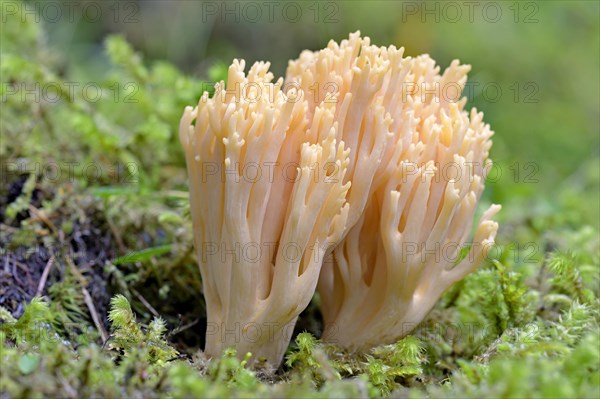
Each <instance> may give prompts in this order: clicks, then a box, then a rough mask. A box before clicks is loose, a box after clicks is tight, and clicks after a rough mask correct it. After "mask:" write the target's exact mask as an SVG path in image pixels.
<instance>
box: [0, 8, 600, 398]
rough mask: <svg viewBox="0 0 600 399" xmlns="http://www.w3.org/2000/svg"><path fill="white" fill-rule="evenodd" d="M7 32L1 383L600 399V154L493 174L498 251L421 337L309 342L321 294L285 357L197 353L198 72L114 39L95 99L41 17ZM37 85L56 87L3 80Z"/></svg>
mask: <svg viewBox="0 0 600 399" xmlns="http://www.w3.org/2000/svg"><path fill="white" fill-rule="evenodd" d="M2 34H3V37H2V65H1V73H2V81H3V82H9V83H10V85H4V84H3V85H2V93H0V94H2V96H3V102H2V116H1V118H2V119H1V122H0V123H1V131H2V142H1V143H0V157H1V158H2V184H0V210H1V212H0V248H2V250H1V251H2V252H1V260H0V276H1V280H0V306H1V308H0V322H1V324H0V348H1V354H0V356H1V363H2V374H1V376H0V395H1V396H2V397H73V398H75V397H89V396H110V397H227V396H234V397H367V396H370V397H377V396H392V397H428V396H431V397H599V396H600V353H599V350H600V349H599V348H600V333H599V321H600V313H599V306H598V305H599V295H600V288H599V285H600V270H599V269H600V263H599V262H600V255H599V251H600V241H599V238H598V221H597V220H593V218H590V214H589V213H587V210H589V209H594V208H595V207H597V206H598V203H597V200H598V186H599V184H600V179H599V174H598V170H599V168H600V164H599V161H598V157H597V156H596V157H591V158H589V159H587V160H584V161H582V162H581V165H580V167H579V168H578V169H577V173H576V174H575V175H573V176H572V177H570V178H568V179H566V180H565V181H564V183H562V184H561V185H560V186H557V187H552V190H554V191H549V190H545V191H540V192H539V193H531V194H528V196H527V197H523V196H520V197H518V198H517V199H515V200H514V201H511V200H510V197H511V191H510V190H515V192H517V191H518V190H522V187H521V186H519V185H516V184H507V185H505V186H502V181H500V182H497V183H495V185H494V187H495V188H496V194H493V193H492V194H489V193H488V194H486V195H487V197H486V198H485V199H484V201H491V200H492V199H494V200H497V198H495V197H494V195H496V196H500V197H502V198H501V199H502V200H503V201H502V202H503V204H504V210H503V212H502V216H501V220H500V222H501V230H500V234H499V237H498V240H497V243H498V245H497V247H496V249H495V251H493V254H492V255H490V256H489V257H488V259H487V261H486V264H485V265H483V266H482V268H481V269H480V270H479V271H478V272H476V273H474V274H472V275H470V276H468V277H467V278H466V279H465V280H464V281H462V282H460V283H459V284H457V285H456V286H454V287H453V288H452V289H451V290H450V291H449V292H448V293H446V294H445V295H444V297H443V298H442V300H441V301H440V302H439V304H438V305H437V306H436V307H435V309H434V310H433V311H432V312H431V313H430V315H429V316H428V318H427V319H426V321H425V322H423V323H422V324H421V325H420V326H419V327H418V328H417V329H416V330H414V332H413V333H412V334H411V335H409V336H408V337H406V338H404V339H402V340H400V341H398V342H397V343H395V344H393V345H387V346H381V347H378V348H373V349H372V350H371V351H370V352H369V353H363V354H353V353H347V352H345V351H343V350H341V349H340V348H337V347H336V346H335V345H332V344H324V343H321V342H319V341H318V340H317V339H316V338H315V337H318V336H319V334H320V332H321V329H322V323H321V320H320V314H319V311H318V307H317V306H316V303H313V304H311V306H310V307H309V308H308V309H307V310H306V311H305V312H304V313H303V314H302V315H301V317H300V320H299V322H298V325H297V327H296V331H295V333H294V342H293V343H292V344H291V346H290V349H289V352H288V354H287V356H286V361H285V362H284V364H283V365H282V366H281V367H280V369H279V370H266V369H261V368H260V367H259V368H258V369H256V370H249V369H248V368H247V367H245V365H246V362H245V361H239V360H238V359H237V357H236V354H235V352H233V351H231V350H229V351H227V352H226V353H224V354H223V357H222V358H220V359H214V360H211V361H209V360H208V359H206V358H205V357H204V356H203V355H202V353H201V351H200V349H201V348H202V347H203V344H204V343H203V334H204V330H205V327H206V319H205V311H204V307H203V297H202V289H201V283H200V281H201V280H200V274H199V272H198V268H197V266H196V262H195V259H194V256H193V251H192V237H191V231H190V222H189V210H188V205H187V193H186V191H185V190H186V185H185V176H186V173H185V166H184V163H183V157H182V155H181V151H180V149H179V144H178V142H177V140H176V137H175V134H174V127H176V126H177V124H178V119H179V117H180V115H181V110H182V109H183V107H184V106H185V105H187V104H193V103H194V102H195V101H197V97H198V95H199V93H200V92H201V89H202V83H203V82H202V81H201V80H198V79H192V78H190V77H187V76H185V75H183V74H182V73H180V72H179V71H178V70H177V69H176V68H175V67H173V66H171V65H170V64H168V63H164V62H154V63H144V62H143V60H142V59H141V58H140V56H138V55H137V54H136V53H134V52H133V50H132V49H131V47H130V46H129V45H128V44H127V42H126V41H124V40H123V39H122V38H121V37H118V36H112V37H109V38H108V39H107V41H106V43H105V51H106V54H107V65H106V74H105V80H104V81H102V82H99V84H100V86H101V87H102V90H103V95H102V96H101V98H100V100H99V101H97V102H95V103H90V101H88V100H89V99H85V98H82V97H81V96H78V95H71V94H70V93H69V92H68V90H67V88H68V82H72V81H74V80H76V79H77V74H76V73H75V72H73V71H72V70H71V69H70V68H69V65H65V64H64V63H63V60H61V59H59V58H58V57H56V56H55V55H54V54H53V53H50V51H49V49H48V47H47V46H46V44H45V43H44V32H43V31H42V30H41V27H40V25H39V24H35V23H32V22H31V21H29V20H28V19H22V20H20V21H19V20H14V21H10V20H9V23H7V24H5V26H4V27H3V32H2ZM222 74H223V70H222V69H220V68H214V69H213V70H212V71H211V76H207V79H209V80H216V79H218V78H220V77H221V76H222ZM40 83H41V84H46V85H47V86H48V87H50V86H51V87H53V90H55V91H56V95H57V96H58V100H56V101H47V98H46V99H44V98H41V99H40V100H39V101H29V100H27V101H23V98H22V97H21V96H20V95H14V94H10V95H9V91H10V93H12V90H13V89H14V88H15V87H16V88H22V87H25V85H35V84H40ZM52 98H54V97H52ZM125 98H126V99H127V101H125ZM115 99H119V101H116V100H115ZM129 100H130V101H129ZM492 155H493V154H492ZM90 165H93V167H91V166H90ZM92 168H93V169H92ZM57 172H58V173H57ZM500 188H501V189H500ZM553 193H559V194H560V195H553ZM549 197H553V198H551V200H549V199H548V198H549ZM597 211H598V210H597V209H595V211H594V212H597ZM594 212H593V213H592V215H594V214H595V213H594ZM596 214H597V213H596ZM317 301H318V298H315V302H317ZM304 331H307V333H305V332H304ZM248 356H250V355H248Z"/></svg>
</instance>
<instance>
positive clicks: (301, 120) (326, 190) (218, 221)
mask: <svg viewBox="0 0 600 399" xmlns="http://www.w3.org/2000/svg"><path fill="white" fill-rule="evenodd" d="M268 68H269V65H268V64H265V63H256V64H254V65H253V66H252V68H251V69H250V71H249V72H248V74H247V76H246V75H245V74H244V62H243V61H241V62H238V61H237V60H236V61H234V63H233V64H232V65H231V67H230V69H229V75H228V81H227V84H226V85H225V84H224V83H223V82H221V84H219V85H217V87H216V92H215V94H214V96H213V97H212V98H209V96H208V93H205V94H204V95H203V96H202V98H201V99H200V102H199V103H198V106H197V107H196V108H192V107H187V108H186V109H185V112H184V115H183V117H182V120H181V125H180V141H181V143H182V145H183V148H184V151H185V156H186V162H187V169H188V174H189V184H190V202H191V214H192V221H193V229H194V239H195V247H196V253H197V257H198V261H199V263H200V271H201V274H202V283H203V289H204V296H205V298H206V305H207V317H208V327H207V334H206V349H205V351H206V353H208V354H209V355H214V356H218V355H220V354H221V352H222V350H223V349H225V348H226V347H229V346H234V347H236V348H237V350H238V353H240V354H241V355H242V356H243V355H244V354H245V353H246V352H252V354H253V355H254V356H253V359H260V358H265V359H266V360H267V362H268V363H270V364H271V365H273V366H277V365H278V364H279V363H280V361H281V359H282V357H283V355H284V353H285V350H286V348H287V346H288V344H289V339H290V338H291V333H292V330H293V326H294V323H295V321H296V319H297V317H298V315H299V313H300V312H301V311H302V310H303V309H304V308H305V307H306V306H307V305H308V303H309V301H310V299H311V297H312V295H313V293H314V291H315V287H316V284H317V281H318V276H319V272H320V269H321V265H322V261H323V257H324V256H325V253H326V252H327V250H328V246H331V245H332V244H331V243H337V242H338V241H339V239H340V237H341V235H342V233H343V231H344V230H345V224H346V219H347V216H348V205H347V204H346V202H345V197H346V193H347V191H348V189H349V186H350V184H349V183H344V175H345V173H346V169H347V166H348V151H347V150H344V143H342V142H340V141H339V140H338V139H336V134H337V133H336V128H337V124H336V123H335V121H334V118H333V112H334V108H332V107H331V106H326V105H323V106H320V107H316V108H315V110H314V112H313V113H312V114H311V116H310V117H309V116H308V115H307V104H306V101H304V100H300V99H301V94H302V93H301V91H297V90H295V89H290V90H288V91H287V92H283V91H282V83H283V80H282V79H280V80H278V81H277V82H275V83H273V82H272V79H273V76H272V74H271V73H269V72H268Z"/></svg>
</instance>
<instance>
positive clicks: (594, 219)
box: [2, 1, 600, 225]
mask: <svg viewBox="0 0 600 399" xmlns="http://www.w3.org/2000/svg"><path fill="white" fill-rule="evenodd" d="M12 3H17V2H14V1H12V2H11V1H4V2H3V7H2V11H3V14H4V16H3V22H6V21H4V19H6V17H7V16H8V17H9V19H10V17H11V16H12V15H11V12H12V8H11V7H10V5H11V4H12ZM7 4H8V5H9V6H7ZM599 4H600V3H599V2H595V1H541V2H529V1H526V2H504V1H496V2H494V1H491V2H485V1H476V2H462V1H457V2H443V1H439V2H415V1H321V2H316V1H308V2H289V1H273V2H263V1H249V2H240V1H229V2H220V1H120V2H116V1H105V2H96V1H81V2H69V1H65V2H61V1H58V2H55V1H50V2H40V1H33V2H26V3H25V9H26V10H27V11H26V16H25V18H24V19H27V20H28V21H31V20H35V21H38V22H39V24H38V25H40V26H43V29H45V32H47V35H43V41H44V42H45V45H47V48H48V49H49V50H46V51H45V52H44V53H43V55H40V52H36V51H37V50H36V49H35V48H33V49H31V48H29V47H30V44H28V43H27V40H28V39H27V38H28V36H27V34H26V33H25V32H26V30H25V29H23V27H21V28H18V29H16V30H15V32H17V33H15V37H7V35H9V36H10V35H11V33H10V32H11V30H10V27H9V25H10V22H11V21H8V22H9V24H5V26H6V29H4V32H3V35H4V38H5V39H10V40H3V42H4V46H3V47H4V49H3V51H4V52H7V51H8V52H10V51H11V49H10V46H11V45H12V44H15V45H19V44H20V45H21V47H22V48H21V49H20V51H25V52H29V54H30V56H31V57H30V58H31V59H34V60H35V59H36V57H37V58H39V59H40V60H42V61H41V62H43V63H44V64H46V65H47V66H49V68H51V69H53V70H55V71H58V76H59V77H61V78H63V79H67V80H76V81H79V82H101V83H102V84H103V85H104V87H109V86H110V83H111V82H117V81H120V82H121V83H122V84H123V86H125V85H126V84H127V80H126V79H127V76H128V75H126V76H125V77H123V76H116V75H115V73H116V72H115V68H114V64H115V63H116V64H119V60H120V61H122V62H121V64H122V65H121V66H124V68H125V70H126V71H128V73H129V72H131V68H132V66H133V65H134V64H135V65H137V64H136V63H139V64H140V65H141V66H142V67H143V66H144V65H146V66H148V65H153V66H152V67H151V68H149V72H148V76H146V77H144V73H145V72H143V71H142V72H140V73H139V74H138V75H137V76H133V78H135V80H136V81H141V83H142V84H144V85H147V86H146V87H145V88H146V89H147V93H143V92H141V93H137V92H136V93H132V95H133V96H134V97H135V98H136V99H141V101H142V106H141V107H140V106H138V105H136V107H135V108H136V109H137V110H139V109H140V108H142V109H143V112H142V113H145V115H143V114H139V115H138V119H139V120H140V124H139V128H138V131H137V133H136V135H135V137H133V138H131V137H130V138H127V137H126V136H127V134H131V133H126V132H123V131H121V132H119V131H118V130H119V129H118V128H115V129H108V130H110V132H109V135H112V136H113V137H112V139H113V140H114V142H115V143H119V144H116V145H117V147H118V146H121V148H123V147H124V148H125V149H131V147H132V146H133V145H134V144H135V145H137V144H140V143H142V144H143V142H149V140H151V139H150V137H152V138H154V137H158V138H160V140H164V141H165V142H168V143H172V144H173V145H172V146H171V144H169V146H167V147H165V148H160V149H156V151H157V152H158V154H157V155H156V156H151V157H148V156H147V155H144V154H136V150H135V149H131V152H132V154H133V155H134V156H133V157H131V158H128V159H133V160H135V161H136V162H138V161H140V164H141V170H140V171H139V172H140V173H143V172H147V173H146V177H145V179H146V181H150V182H151V184H150V185H151V186H154V187H157V186H156V185H157V184H162V183H161V182H164V181H165V179H164V178H163V179H162V180H161V178H159V177H156V175H155V173H154V172H153V171H150V170H149V169H152V168H154V167H155V165H152V164H153V162H154V163H156V162H155V161H157V160H159V161H163V160H164V161H165V162H166V160H169V159H170V160H171V161H172V162H171V163H174V164H175V165H176V166H178V167H181V166H182V165H183V163H182V156H181V154H180V153H179V149H178V147H177V143H176V141H177V140H176V135H175V130H176V128H177V119H178V115H179V114H180V112H181V111H180V108H181V107H182V106H183V105H185V104H186V103H187V104H190V103H193V102H195V101H196V100H195V99H197V98H198V97H199V96H200V94H201V90H202V86H201V85H197V84H195V82H199V81H200V80H205V81H206V80H211V79H214V78H216V77H220V76H222V71H223V70H224V68H225V67H226V66H227V65H228V64H229V63H230V62H231V60H232V59H233V58H244V59H245V60H246V61H247V62H248V63H252V62H254V61H257V60H268V61H271V62H272V70H273V72H274V73H275V76H282V75H283V74H284V73H285V68H286V65H287V62H288V60H289V59H294V58H296V57H297V56H298V54H299V53H300V51H302V50H303V49H311V50H316V49H319V48H322V47H324V46H326V44H327V42H328V41H329V40H331V39H333V40H336V41H339V40H342V39H344V38H346V37H347V36H348V34H349V33H350V32H353V31H356V30H360V31H361V32H362V34H363V35H367V36H369V37H371V39H372V42H373V43H375V44H378V45H390V44H394V45H396V46H404V47H405V49H406V54H408V55H418V54H421V53H429V54H430V55H431V56H432V57H433V58H434V59H435V60H436V61H437V62H438V63H439V65H440V66H441V68H442V69H443V68H445V67H446V66H448V65H449V63H450V62H451V60H453V59H455V58H458V59H460V60H461V62H463V63H468V64H471V65H472V71H471V73H470V76H469V83H468V85H467V90H466V92H465V95H467V96H468V97H469V106H475V107H477V108H478V109H480V110H482V111H484V113H485V120H486V121H487V122H488V123H490V124H491V126H492V128H493V130H494V131H495V132H496V134H495V136H494V146H493V148H492V153H491V156H492V159H493V160H494V161H495V163H496V165H498V168H496V169H495V173H494V177H493V178H491V179H489V180H490V181H489V184H488V188H487V189H486V194H485V198H486V199H487V200H489V201H495V202H500V203H504V204H506V203H509V202H511V201H517V203H519V204H522V205H523V207H524V208H523V209H526V207H528V206H533V205H531V204H529V200H530V199H531V198H534V197H535V203H536V206H537V207H539V206H545V205H543V204H546V205H547V204H552V203H553V202H555V201H557V200H560V201H563V202H564V201H567V202H568V201H571V200H572V199H570V198H566V199H565V198H564V197H565V196H566V195H567V194H564V193H565V192H567V191H568V190H567V188H569V187H574V186H576V187H581V186H590V185H591V190H590V191H588V192H590V193H591V194H589V195H591V196H592V198H588V199H589V200H590V201H586V202H585V204H577V206H576V207H577V208H578V209H580V211H581V212H580V213H581V215H582V217H581V221H586V222H588V223H589V222H591V223H593V224H595V225H598V219H599V218H600V214H599V210H598V208H599V207H598V201H599V200H600V199H599V198H598V187H597V186H598V184H599V183H598V182H599V177H598V175H599V172H598V169H599V168H600V166H599V163H598V159H599V153H600V152H599V151H600V150H599V148H600V141H599V136H600V133H599V118H600V114H599V108H600V103H599V101H600V99H599V93H600V87H599V84H600V83H599V82H600V79H599V77H598V73H599V72H598V71H599V69H600V66H599V59H600V53H599V48H600V38H599V37H600V33H599V27H598V18H599V13H600V6H599ZM21 22H22V21H21ZM111 34H120V35H122V36H123V37H124V38H125V40H126V41H128V42H129V43H130V44H131V46H132V48H133V50H134V51H136V52H138V53H139V55H140V57H142V58H143V61H142V60H141V59H138V58H136V57H133V56H132V54H130V53H128V51H131V50H130V49H125V48H123V49H120V47H119V46H118V45H117V44H115V45H113V47H112V49H111V48H110V46H107V44H106V43H107V42H106V41H105V39H106V37H108V36H109V35H111ZM34 36H35V34H34ZM38 42H39V40H38ZM36 43H37V42H36ZM36 45H39V43H37V44H36ZM7 47H8V48H7ZM107 47H108V51H106V48H107ZM130 55H131V57H130V58H131V59H129V60H127V59H126V58H127V57H128V56H130ZM119 57H121V58H119ZM162 60H166V61H168V62H170V63H171V64H173V65H175V66H176V67H177V68H178V69H179V70H181V71H183V72H184V74H185V76H186V79H187V78H189V80H182V79H183V78H182V77H181V75H180V74H179V72H177V71H176V70H174V69H173V68H172V67H171V66H170V65H168V64H165V63H164V62H162ZM11 65H12V66H11ZM12 67H14V69H15V70H20V69H22V67H19V66H18V63H17V64H11V63H10V59H9V58H8V57H5V63H4V68H3V73H4V74H5V75H8V76H10V75H11V68H12ZM128 68H129V69H128ZM132 73H133V75H136V72H132ZM130 75H131V74H130ZM119 79H120V80H119ZM124 79H125V80H124ZM143 79H146V80H145V81H143ZM3 81H6V76H5V77H4V78H3ZM129 81H131V79H130V80H129ZM204 87H206V86H204ZM142 91H143V90H142ZM144 97H145V98H144ZM88 105H92V106H93V107H94V109H95V110H97V109H100V108H102V107H104V106H106V107H107V108H108V107H110V108H111V109H110V110H109V111H108V110H107V109H104V110H103V111H102V112H104V113H106V112H110V113H111V115H114V118H115V119H116V120H117V125H120V126H121V127H124V130H130V128H129V126H130V125H131V123H132V120H134V119H135V117H134V116H132V114H133V115H135V112H134V111H133V109H132V108H131V106H129V105H128V106H127V107H117V106H116V105H115V104H110V105H102V104H88ZM117 105H118V104H117ZM144 107H145V108H144ZM153 107H154V108H156V109H159V110H162V111H164V112H163V113H162V115H161V114H158V115H157V114H156V112H155V111H153V110H154V108H153ZM148 115H150V117H148ZM127 118H129V120H127ZM8 121H9V119H7V118H5V119H4V122H6V124H8ZM142 121H143V122H142ZM80 122H81V121H80ZM80 122H78V123H79V125H81V123H80ZM79 125H78V126H79ZM97 125H98V124H97V123H95V126H94V129H96V128H97V129H99V130H102V128H98V126H97ZM11 126H14V124H11ZM7 129H8V130H10V128H6V127H5V132H6V130H7ZM92 130H93V129H92ZM92 135H93V134H92ZM106 140H107V139H103V141H106ZM3 146H4V148H5V150H6V151H8V150H7V149H6V148H7V147H6V144H4V145H3ZM142 149H143V147H139V151H142ZM146 150H147V149H146ZM146 150H144V151H146ZM142 152H143V151H142ZM162 152H167V154H162ZM146 153H147V151H146ZM161 154H162V155H161ZM136 156H137V158H136ZM97 158H98V157H97V156H94V155H91V159H94V160H97ZM140 158H141V160H140ZM144 158H146V159H145V160H144ZM166 180H167V181H168V182H171V183H168V184H179V183H183V182H181V181H180V180H179V179H175V183H172V182H173V181H172V179H166ZM161 187H162V188H164V186H161ZM179 187H180V188H183V186H179ZM536 194H542V195H536ZM540 198H545V199H546V200H547V201H544V200H540ZM540 204H542V205H540Z"/></svg>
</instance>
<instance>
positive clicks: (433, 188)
mask: <svg viewBox="0 0 600 399" xmlns="http://www.w3.org/2000/svg"><path fill="white" fill-rule="evenodd" d="M358 40H359V39H357V38H356V37H353V36H352V35H351V37H350V41H349V42H342V45H341V46H340V47H337V45H332V44H330V45H329V47H330V48H332V49H333V50H332V53H331V54H329V55H328V57H327V58H328V60H329V61H328V62H321V64H320V65H321V67H320V68H321V69H320V70H321V71H322V70H323V69H324V68H326V67H327V66H329V65H334V64H335V62H338V61H339V60H348V59H349V58H350V59H351V57H348V56H347V55H346V54H345V53H344V51H343V50H342V49H343V48H344V47H348V46H352V43H353V41H354V46H356V43H357V41H358ZM363 40H364V39H363ZM365 49H366V50H367V51H366V52H367V53H368V54H376V58H377V57H379V58H380V59H383V60H392V59H393V61H390V64H389V65H388V69H389V70H392V72H389V70H388V72H387V73H386V72H382V73H384V74H385V75H386V78H385V79H384V84H383V85H382V86H381V87H380V85H379V83H377V82H374V83H371V84H372V85H373V87H374V88H378V90H379V91H378V93H377V94H376V95H375V96H374V99H373V101H374V102H376V103H378V104H385V105H386V112H387V115H389V116H390V117H391V119H392V122H391V123H390V124H389V125H390V130H391V134H392V135H393V140H392V142H391V144H390V145H388V147H387V148H386V149H385V150H384V152H383V153H384V155H383V157H382V160H381V162H380V164H379V167H378V169H377V171H376V172H375V174H374V175H373V182H372V183H371V190H372V191H373V195H372V198H371V199H370V200H369V201H368V202H367V204H366V208H365V209H364V211H363V212H361V216H360V219H359V220H358V222H357V223H356V224H355V225H353V226H350V227H351V229H350V231H349V232H348V233H347V235H346V237H345V239H344V240H343V241H342V243H341V244H340V245H339V246H338V247H337V248H335V250H334V252H333V254H332V255H331V258H330V259H329V260H328V261H326V262H325V264H324V266H323V269H322V271H321V277H320V281H319V287H318V290H319V293H320V296H321V302H322V312H323V316H324V320H325V331H324V334H323V338H324V339H325V340H330V341H334V342H336V343H338V344H340V345H341V346H344V347H347V348H351V349H364V348H367V347H369V346H372V345H377V344H383V343H389V342H393V341H394V340H396V339H398V338H400V337H402V336H404V335H406V334H407V333H408V332H410V331H411V330H412V329H413V328H414V327H416V325H417V324H418V323H419V322H420V321H422V319H423V318H424V317H425V316H426V314H427V313H428V312H429V310H430V309H431V308H432V307H433V305H434V304H435V303H436V302H437V300H438V299H439V297H440V296H441V295H442V293H443V292H444V291H445V290H446V289H448V288H449V287H450V286H451V285H452V284H453V283H454V282H456V281H458V280H460V279H462V278H463V277H465V276H466V275H467V274H468V273H470V272H472V271H473V270H475V269H476V268H477V267H478V266H479V265H480V264H481V263H482V261H483V258H484V256H485V255H486V253H487V251H488V250H489V248H490V246H491V245H492V244H493V242H494V238H495V235H496V231H497V228H498V225H497V223H495V222H493V221H492V220H491V218H492V217H493V215H494V214H495V213H496V212H497V211H498V210H499V208H500V207H499V206H498V205H492V206H491V207H490V208H489V209H488V210H487V211H486V212H485V213H484V215H483V216H482V218H481V221H480V222H479V225H478V227H477V228H476V232H475V237H474V240H473V241H472V242H471V243H468V242H467V240H468V238H469V235H470V232H471V231H470V230H471V226H472V220H473V217H474V214H475V211H476V204H477V202H478V200H479V198H480V196H481V193H482V191H483V188H484V184H483V183H484V180H485V176H486V173H487V171H488V170H489V167H490V165H491V163H490V161H489V160H488V151H489V148H490V147H491V140H490V137H491V136H492V134H493V133H492V131H491V130H490V128H489V126H488V125H486V124H484V123H483V121H482V117H483V115H482V114H480V113H477V112H476V110H472V111H471V112H470V114H469V113H467V112H466V111H465V110H464V109H463V108H464V105H465V103H466V99H464V98H463V99H460V98H459V95H460V93H461V92H462V89H463V87H464V85H465V83H466V73H467V72H468V70H469V67H468V66H461V65H459V63H458V61H454V62H453V63H452V64H451V65H450V67H449V68H448V69H447V70H446V71H445V72H444V74H443V75H440V74H439V68H437V67H435V63H434V62H433V60H431V58H429V57H428V56H426V55H424V56H419V57H416V58H414V59H401V54H400V55H399V50H396V49H395V48H393V47H391V48H388V49H385V48H380V49H379V50H375V49H373V47H372V46H369V45H368V41H363V44H362V47H361V48H360V54H363V53H365ZM352 53H353V54H356V53H357V50H356V49H355V48H354V47H353V50H352ZM308 57H309V56H308V55H306V53H305V54H304V58H308ZM359 58H360V56H359ZM301 59H302V57H301ZM380 59H378V60H377V61H375V62H376V63H377V64H378V65H382V64H384V62H383V61H381V60H380ZM350 65H352V63H351V64H350ZM450 89H452V90H453V91H450ZM350 93H352V90H350ZM449 93H452V95H450V94H449ZM400 96H402V98H401V99H400V98H399V97H400ZM344 129H348V128H347V127H345V128H344ZM340 130H342V129H340ZM344 131H346V130H344ZM369 134H373V135H375V134H378V132H377V131H375V132H371V131H368V130H365V131H364V132H362V134H361V136H360V137H361V140H362V141H363V142H365V141H366V142H370V141H371V140H373V138H369V137H368V136H365V135H369ZM344 140H347V138H346V137H344ZM350 141H351V140H348V142H350ZM351 148H352V147H351ZM351 154H352V153H351ZM351 160H352V157H351ZM351 162H352V161H351ZM349 175H352V172H350V173H349ZM352 186H353V187H352V189H351V192H350V193H349V202H350V209H351V210H352V206H353V204H352V202H351V200H352V198H353V196H352V190H353V189H354V188H355V187H356V185H355V181H354V180H352ZM468 245H470V251H469V253H468V254H467V256H466V257H465V258H464V259H459V258H458V256H459V254H460V253H461V249H463V248H465V247H466V246H468Z"/></svg>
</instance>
